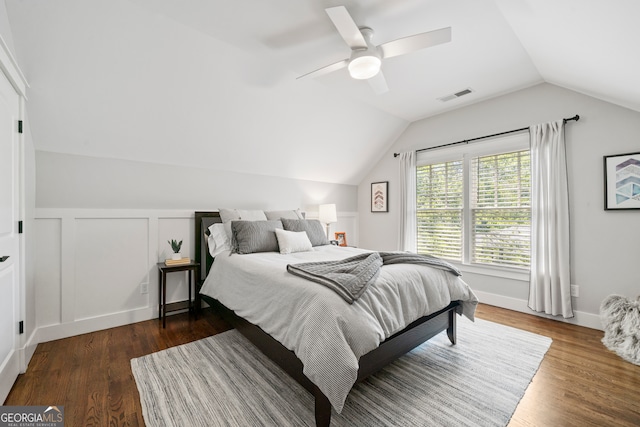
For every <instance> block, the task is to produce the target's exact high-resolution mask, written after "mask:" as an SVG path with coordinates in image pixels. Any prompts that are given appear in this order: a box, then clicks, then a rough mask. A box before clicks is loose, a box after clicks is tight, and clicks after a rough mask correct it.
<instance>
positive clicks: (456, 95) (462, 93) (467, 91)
mask: <svg viewBox="0 0 640 427" xmlns="http://www.w3.org/2000/svg"><path fill="white" fill-rule="evenodd" d="M471 92H473V90H472V89H471V88H466V89H463V90H461V91H460V92H456V93H454V94H451V95H447V96H443V97H442V98H438V100H439V101H442V102H447V101H451V100H452V99H457V98H460V97H461V96H465V95H468V94H470V93H471Z"/></svg>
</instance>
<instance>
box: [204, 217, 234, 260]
mask: <svg viewBox="0 0 640 427" xmlns="http://www.w3.org/2000/svg"><path fill="white" fill-rule="evenodd" d="M207 244H208V246H209V253H210V254H211V256H212V257H214V258H215V256H216V255H218V254H219V253H220V252H223V251H229V250H231V245H230V244H229V237H228V236H227V233H226V231H225V229H224V224H222V223H215V224H212V225H211V226H210V227H209V235H208V236H207Z"/></svg>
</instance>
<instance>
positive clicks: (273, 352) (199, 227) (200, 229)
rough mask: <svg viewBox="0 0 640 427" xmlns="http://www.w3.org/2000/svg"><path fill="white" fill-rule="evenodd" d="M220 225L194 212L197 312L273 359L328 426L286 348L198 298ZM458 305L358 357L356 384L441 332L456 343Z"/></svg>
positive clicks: (324, 408)
mask: <svg viewBox="0 0 640 427" xmlns="http://www.w3.org/2000/svg"><path fill="white" fill-rule="evenodd" d="M216 222H221V220H220V214H219V213H218V212H196V213H195V241H196V248H195V249H196V252H195V253H196V255H195V257H196V261H198V262H200V265H201V266H202V267H203V268H200V273H199V277H198V278H197V280H196V285H197V286H198V291H197V292H196V301H195V305H196V310H199V309H200V307H201V302H202V301H201V300H204V301H206V302H207V304H209V305H210V306H211V307H213V309H214V310H216V312H218V313H219V314H221V315H222V316H223V318H225V319H226V320H227V321H228V322H229V323H230V324H232V325H233V326H234V327H235V328H236V329H237V330H238V331H239V332H240V333H242V334H243V335H244V336H245V337H246V338H247V339H249V341H251V342H252V343H253V344H254V345H255V346H256V347H257V348H259V349H260V350H261V351H262V352H263V353H264V354H265V355H266V356H267V357H269V358H270V359H271V360H273V361H274V362H275V363H276V364H277V365H278V366H280V367H281V368H282V369H283V370H284V371H285V372H287V373H288V374H289V375H290V376H291V377H292V378H293V379H295V380H296V381H298V382H299V383H300V384H301V385H302V386H303V387H304V388H306V389H307V390H309V391H310V392H311V393H312V394H313V395H314V397H315V420H316V426H329V425H330V423H331V404H330V403H329V399H328V398H327V397H326V396H325V395H324V394H323V393H322V392H321V391H320V389H319V388H318V387H317V386H316V385H315V384H314V383H313V382H311V380H309V379H308V378H307V377H306V376H305V375H304V373H303V372H302V368H303V365H302V362H301V361H300V359H298V357H297V356H296V355H295V354H294V353H293V352H292V351H291V350H289V349H287V348H286V347H284V346H283V345H282V344H280V342H278V341H276V340H275V339H274V338H272V337H271V336H270V335H269V334H267V333H266V332H264V331H263V330H262V329H260V327H258V326H256V325H254V324H252V323H250V322H248V321H247V320H245V319H243V318H241V317H239V316H237V315H236V314H235V313H234V312H233V311H232V310H230V309H228V308H227V307H225V306H224V305H223V304H222V303H220V302H219V301H217V300H215V299H213V298H211V297H208V296H206V295H200V292H199V291H200V287H201V286H202V283H203V282H204V279H205V278H206V277H207V274H208V272H209V269H210V268H211V265H212V264H213V258H211V255H210V254H209V251H208V249H207V239H206V235H205V231H207V230H208V228H209V226H210V225H211V224H213V223H216ZM459 305H460V302H459V301H453V302H452V303H451V304H449V306H447V307H445V308H443V309H442V310H440V311H438V312H436V313H433V314H430V315H429V316H425V317H422V318H420V319H418V320H416V321H415V322H413V323H411V324H410V325H409V326H407V327H406V328H405V329H403V330H402V331H400V332H398V333H396V334H394V335H393V336H391V337H389V338H387V339H386V340H385V341H384V342H382V343H381V344H380V346H379V347H378V348H376V349H375V350H372V351H370V352H369V353H367V354H365V355H363V356H362V357H361V358H360V362H359V363H360V368H359V370H358V378H357V380H356V383H358V382H360V381H362V380H364V379H365V378H367V377H368V376H369V375H371V374H373V373H375V372H377V371H379V370H380V369H382V368H384V367H385V366H387V365H388V364H389V363H391V362H393V361H394V360H396V359H398V358H399V357H401V356H402V355H404V354H406V353H407V352H408V351H410V350H412V349H413V348H415V347H417V346H418V345H420V344H422V343H424V342H425V341H427V340H429V339H431V338H432V337H434V336H435V335H437V334H439V333H440V332H442V331H445V330H446V331H447V336H448V337H449V340H450V341H451V343H452V344H455V343H456V317H455V314H456V309H457V307H458V306H459Z"/></svg>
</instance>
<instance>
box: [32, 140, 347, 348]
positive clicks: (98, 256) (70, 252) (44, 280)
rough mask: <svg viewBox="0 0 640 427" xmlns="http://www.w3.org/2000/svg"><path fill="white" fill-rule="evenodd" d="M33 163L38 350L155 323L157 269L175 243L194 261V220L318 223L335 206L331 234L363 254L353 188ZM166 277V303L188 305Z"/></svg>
mask: <svg viewBox="0 0 640 427" xmlns="http://www.w3.org/2000/svg"><path fill="white" fill-rule="evenodd" d="M36 161H37V174H36V175H37V179H36V190H37V191H36V193H37V195H36V206H37V209H36V213H35V234H36V235H37V236H38V245H37V248H36V254H35V259H36V261H37V265H36V277H35V282H36V283H37V286H36V289H35V293H36V296H35V305H36V307H35V312H36V313H37V319H36V322H37V327H38V337H37V338H38V341H39V342H43V341H49V340H52V339H58V338H62V337H66V336H71V335H75V334H79V333H85V332H89V331H93V330H97V329H103V328H109V327H113V326H118V325H122V324H126V323H132V322H136V321H141V320H147V319H151V318H155V317H157V315H158V308H157V305H158V284H157V283H158V271H157V267H156V263H157V262H161V261H164V260H165V259H166V258H169V256H170V252H171V250H170V247H169V245H168V243H167V240H169V239H178V240H183V241H184V243H183V251H182V252H183V255H184V256H188V257H190V258H193V257H194V246H195V240H194V235H193V233H194V220H193V213H194V211H196V210H217V209H219V208H245V209H266V210H269V209H273V210H276V209H294V208H298V207H300V208H301V209H303V210H305V211H307V216H308V217H309V218H314V217H317V211H318V204H320V203H336V205H337V209H338V223H336V224H332V226H331V231H332V232H333V231H345V232H347V236H348V239H349V243H350V244H353V245H357V244H358V225H357V220H358V218H357V213H356V212H355V211H356V201H357V187H356V186H352V185H337V184H327V183H319V182H312V181H301V180H293V179H285V178H277V177H268V176H260V175H251V174H243V173H234V172H226V171H213V170H205V169H197V168H188V167H179V166H167V165H159V164H153V163H143V162H133V161H122V160H115V159H104V158H94V157H86V156H77V155H67V154H58V153H50V152H43V151H36ZM167 277H168V288H167V292H168V293H167V300H168V301H169V302H173V301H180V300H184V299H186V298H187V287H186V279H187V278H186V274H181V273H173V274H170V275H168V276H167ZM143 284H146V285H147V286H148V290H149V292H148V293H146V294H143V293H141V287H142V286H141V285H143Z"/></svg>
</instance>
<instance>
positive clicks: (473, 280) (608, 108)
mask: <svg viewBox="0 0 640 427" xmlns="http://www.w3.org/2000/svg"><path fill="white" fill-rule="evenodd" d="M575 114H579V115H580V121H579V122H569V123H568V124H567V126H566V143H567V155H568V170H569V187H570V193H571V194H570V209H571V214H570V215H571V218H570V219H571V251H572V256H571V258H572V283H574V284H577V285H579V287H580V296H579V297H578V298H574V300H573V304H574V309H575V310H576V317H575V318H574V319H572V320H569V322H572V323H578V324H582V325H585V326H589V327H594V328H599V327H600V323H599V319H598V313H599V306H600V303H601V301H602V300H603V299H604V298H605V297H606V296H607V295H609V294H621V295H626V296H628V297H636V296H638V294H640V291H639V289H640V276H639V275H638V270H637V263H638V260H639V259H640V211H637V210H635V211H624V212H623V211H613V212H612V211H604V206H603V198H604V196H603V192H604V182H603V156H605V155H611V154H620V153H629V152H638V151H640V113H638V112H636V111H632V110H628V109H626V108H622V107H619V106H616V105H613V104H610V103H607V102H604V101H600V100H598V99H595V98H592V97H589V96H586V95H582V94H579V93H576V92H573V91H570V90H566V89H562V88H560V87H557V86H554V85H551V84H546V83H545V84H540V85H537V86H534V87H531V88H528V89H524V90H521V91H518V92H514V93H510V94H507V95H504V96H502V97H498V98H494V99H492V100H488V101H484V102H481V103H478V104H475V105H472V106H469V107H465V108H461V109H459V110H454V111H451V112H449V113H445V114H441V115H438V116H435V117H431V118H427V119H424V120H421V121H417V122H414V123H412V124H411V125H410V126H409V128H408V129H407V130H406V131H405V133H404V134H403V135H402V136H401V137H400V138H399V139H398V141H397V142H396V143H395V144H394V145H393V146H392V147H391V148H390V149H389V150H388V152H387V153H386V155H385V156H384V157H383V158H382V160H381V161H380V162H379V163H378V164H377V165H376V166H375V167H374V168H373V169H372V170H371V171H370V172H369V174H368V176H367V177H366V178H365V180H363V181H362V183H361V184H360V186H359V191H358V211H359V219H360V245H361V246H363V247H368V248H372V249H384V250H389V249H397V248H398V246H397V245H398V238H397V236H398V227H399V225H398V224H399V220H398V212H399V205H398V196H397V195H398V191H399V182H398V181H399V178H398V176H399V169H398V159H396V158H394V157H393V153H394V152H400V151H408V150H415V149H420V148H426V147H429V146H435V145H440V144H446V143H450V142H455V141H460V140H464V139H470V138H474V137H478V136H483V135H488V134H493V133H497V132H502V131H507V130H511V129H518V128H521V127H526V126H529V125H532V124H536V123H542V122H548V121H552V120H557V119H561V118H565V117H572V116H574V115H575ZM376 181H389V186H390V191H389V193H390V194H389V196H390V212H389V213H371V212H370V208H369V206H370V184H371V182H376ZM464 277H465V280H466V281H467V282H468V283H469V284H470V285H471V287H472V288H473V289H474V290H476V291H477V292H478V294H479V296H480V297H481V300H483V301H485V302H487V303H490V304H494V305H498V306H503V307H507V308H512V309H516V310H521V311H526V312H528V309H527V308H526V299H527V295H528V285H529V284H528V281H522V280H514V279H502V278H496V277H490V276H481V275H478V274H470V273H466V274H465V276H464Z"/></svg>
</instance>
